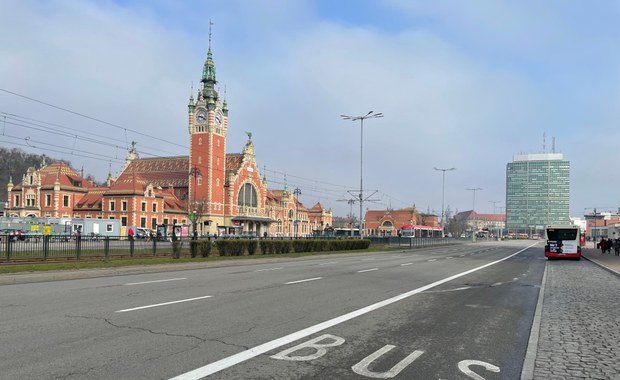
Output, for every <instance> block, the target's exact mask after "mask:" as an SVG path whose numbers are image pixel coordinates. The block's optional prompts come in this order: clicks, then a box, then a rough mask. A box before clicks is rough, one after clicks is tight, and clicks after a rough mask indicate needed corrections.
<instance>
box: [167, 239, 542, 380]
mask: <svg viewBox="0 0 620 380" xmlns="http://www.w3.org/2000/svg"><path fill="white" fill-rule="evenodd" d="M535 245H536V244H532V245H530V246H527V247H525V248H523V249H521V250H519V251H517V252H515V253H513V254H511V255H508V256H506V257H504V258H503V259H499V260H496V261H492V262H490V263H487V264H484V265H481V266H479V267H476V268H473V269H469V270H466V271H465V272H461V273H457V274H455V275H452V276H449V277H445V278H443V279H441V280H438V281H435V282H432V283H430V284H427V285H424V286H422V287H419V288H416V289H412V290H410V291H407V292H405V293H401V294H398V295H396V296H394V297H391V298H388V299H385V300H383V301H379V302H376V303H374V304H371V305H368V306H364V307H362V308H360V309H357V310H354V311H351V312H349V313H346V314H343V315H340V316H337V317H335V318H332V319H329V320H326V321H324V322H321V323H318V324H316V325H313V326H309V327H306V328H304V329H301V330H298V331H295V332H292V333H290V334H288V335H284V336H281V337H279V338H276V339H273V340H271V341H269V342H265V343H262V344H259V345H258V346H254V347H251V348H249V349H247V350H245V351H241V352H238V353H236V354H233V355H230V356H227V357H224V358H222V359H220V360H217V361H215V362H212V363H209V364H206V365H204V366H202V367H198V368H196V369H193V370H191V371H188V372H185V373H182V374H180V375H178V376H175V377H173V378H172V379H171V380H198V379H202V378H203V377H206V376H209V375H212V374H214V373H217V372H220V371H222V370H225V369H226V368H230V367H232V366H235V365H237V364H240V363H243V362H245V361H248V360H250V359H253V358H255V357H257V356H259V355H262V354H264V353H267V352H269V351H272V350H274V349H276V348H279V347H282V346H284V345H287V344H289V343H292V342H295V341H297V340H299V339H303V338H305V337H307V336H310V335H312V334H316V333H317V332H320V331H323V330H326V329H328V328H330V327H333V326H336V325H339V324H342V323H344V322H347V321H350V320H352V319H354V318H357V317H359V316H362V315H365V314H368V313H370V312H372V311H375V310H378V309H381V308H383V307H386V306H388V305H391V304H393V303H396V302H399V301H402V300H404V299H407V298H409V297H411V296H413V295H416V294H419V293H422V292H424V291H427V290H429V289H432V288H434V287H437V286H439V285H442V284H445V283H446V282H449V281H452V280H455V279H457V278H460V277H463V276H466V275H468V274H470V273H474V272H477V271H479V270H482V269H485V268H488V267H490V266H492V265H495V264H499V263H501V262H503V261H505V260H508V259H510V258H512V257H514V256H516V255H518V254H519V253H521V252H523V251H525V250H527V249H529V248H531V247H533V246H535ZM467 364H469V363H467ZM463 367H464V368H465V366H463Z"/></svg>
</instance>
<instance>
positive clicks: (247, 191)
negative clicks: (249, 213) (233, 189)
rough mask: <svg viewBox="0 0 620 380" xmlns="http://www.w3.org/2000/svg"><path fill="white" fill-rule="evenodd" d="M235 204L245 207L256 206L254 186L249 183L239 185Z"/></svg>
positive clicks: (256, 199)
mask: <svg viewBox="0 0 620 380" xmlns="http://www.w3.org/2000/svg"><path fill="white" fill-rule="evenodd" d="M237 204H238V205H239V206H245V207H258V197H257V196H256V190H255V189H254V186H252V185H251V184H249V183H246V184H244V185H243V186H241V189H239V196H238V197H237Z"/></svg>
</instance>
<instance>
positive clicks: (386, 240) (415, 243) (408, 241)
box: [366, 236, 470, 248]
mask: <svg viewBox="0 0 620 380" xmlns="http://www.w3.org/2000/svg"><path fill="white" fill-rule="evenodd" d="M366 239H370V242H371V244H387V245H396V246H399V247H409V248H418V247H431V246H436V245H446V244H459V243H465V242H469V241H470V240H466V239H455V238H441V237H399V236H385V237H376V236H370V237H366Z"/></svg>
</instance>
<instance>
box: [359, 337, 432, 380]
mask: <svg viewBox="0 0 620 380" xmlns="http://www.w3.org/2000/svg"><path fill="white" fill-rule="evenodd" d="M394 347H396V346H392V345H391V344H388V345H385V346H383V348H381V349H379V350H377V351H375V352H374V353H372V354H370V355H368V356H367V357H365V358H364V359H363V360H362V361H361V362H359V363H357V364H356V365H354V366H353V367H351V369H352V370H353V372H355V373H357V374H358V375H362V376H366V377H372V378H375V379H391V378H392V377H394V376H396V375H398V374H399V373H400V371H402V370H403V369H404V368H405V367H407V366H408V365H409V364H411V363H412V362H413V361H414V360H416V359H417V358H419V357H420V356H421V355H422V354H423V353H424V351H418V350H416V351H413V352H412V353H411V354H409V355H408V356H407V357H406V358H404V359H403V360H401V361H400V362H398V363H396V365H394V367H392V368H390V369H389V370H388V371H385V372H373V371H370V370H369V369H368V366H369V365H370V364H371V363H372V362H374V361H375V360H377V359H378V358H379V357H381V356H383V355H384V354H385V353H387V352H390V351H391V350H392V349H393V348H394Z"/></svg>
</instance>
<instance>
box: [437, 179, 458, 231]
mask: <svg viewBox="0 0 620 380" xmlns="http://www.w3.org/2000/svg"><path fill="white" fill-rule="evenodd" d="M433 169H434V170H437V171H442V172H443V174H442V176H443V178H442V181H441V233H442V237H445V236H446V223H445V216H444V211H443V210H444V208H443V205H444V198H445V195H446V192H445V189H446V172H449V171H452V170H456V168H448V169H441V168H433Z"/></svg>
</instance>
